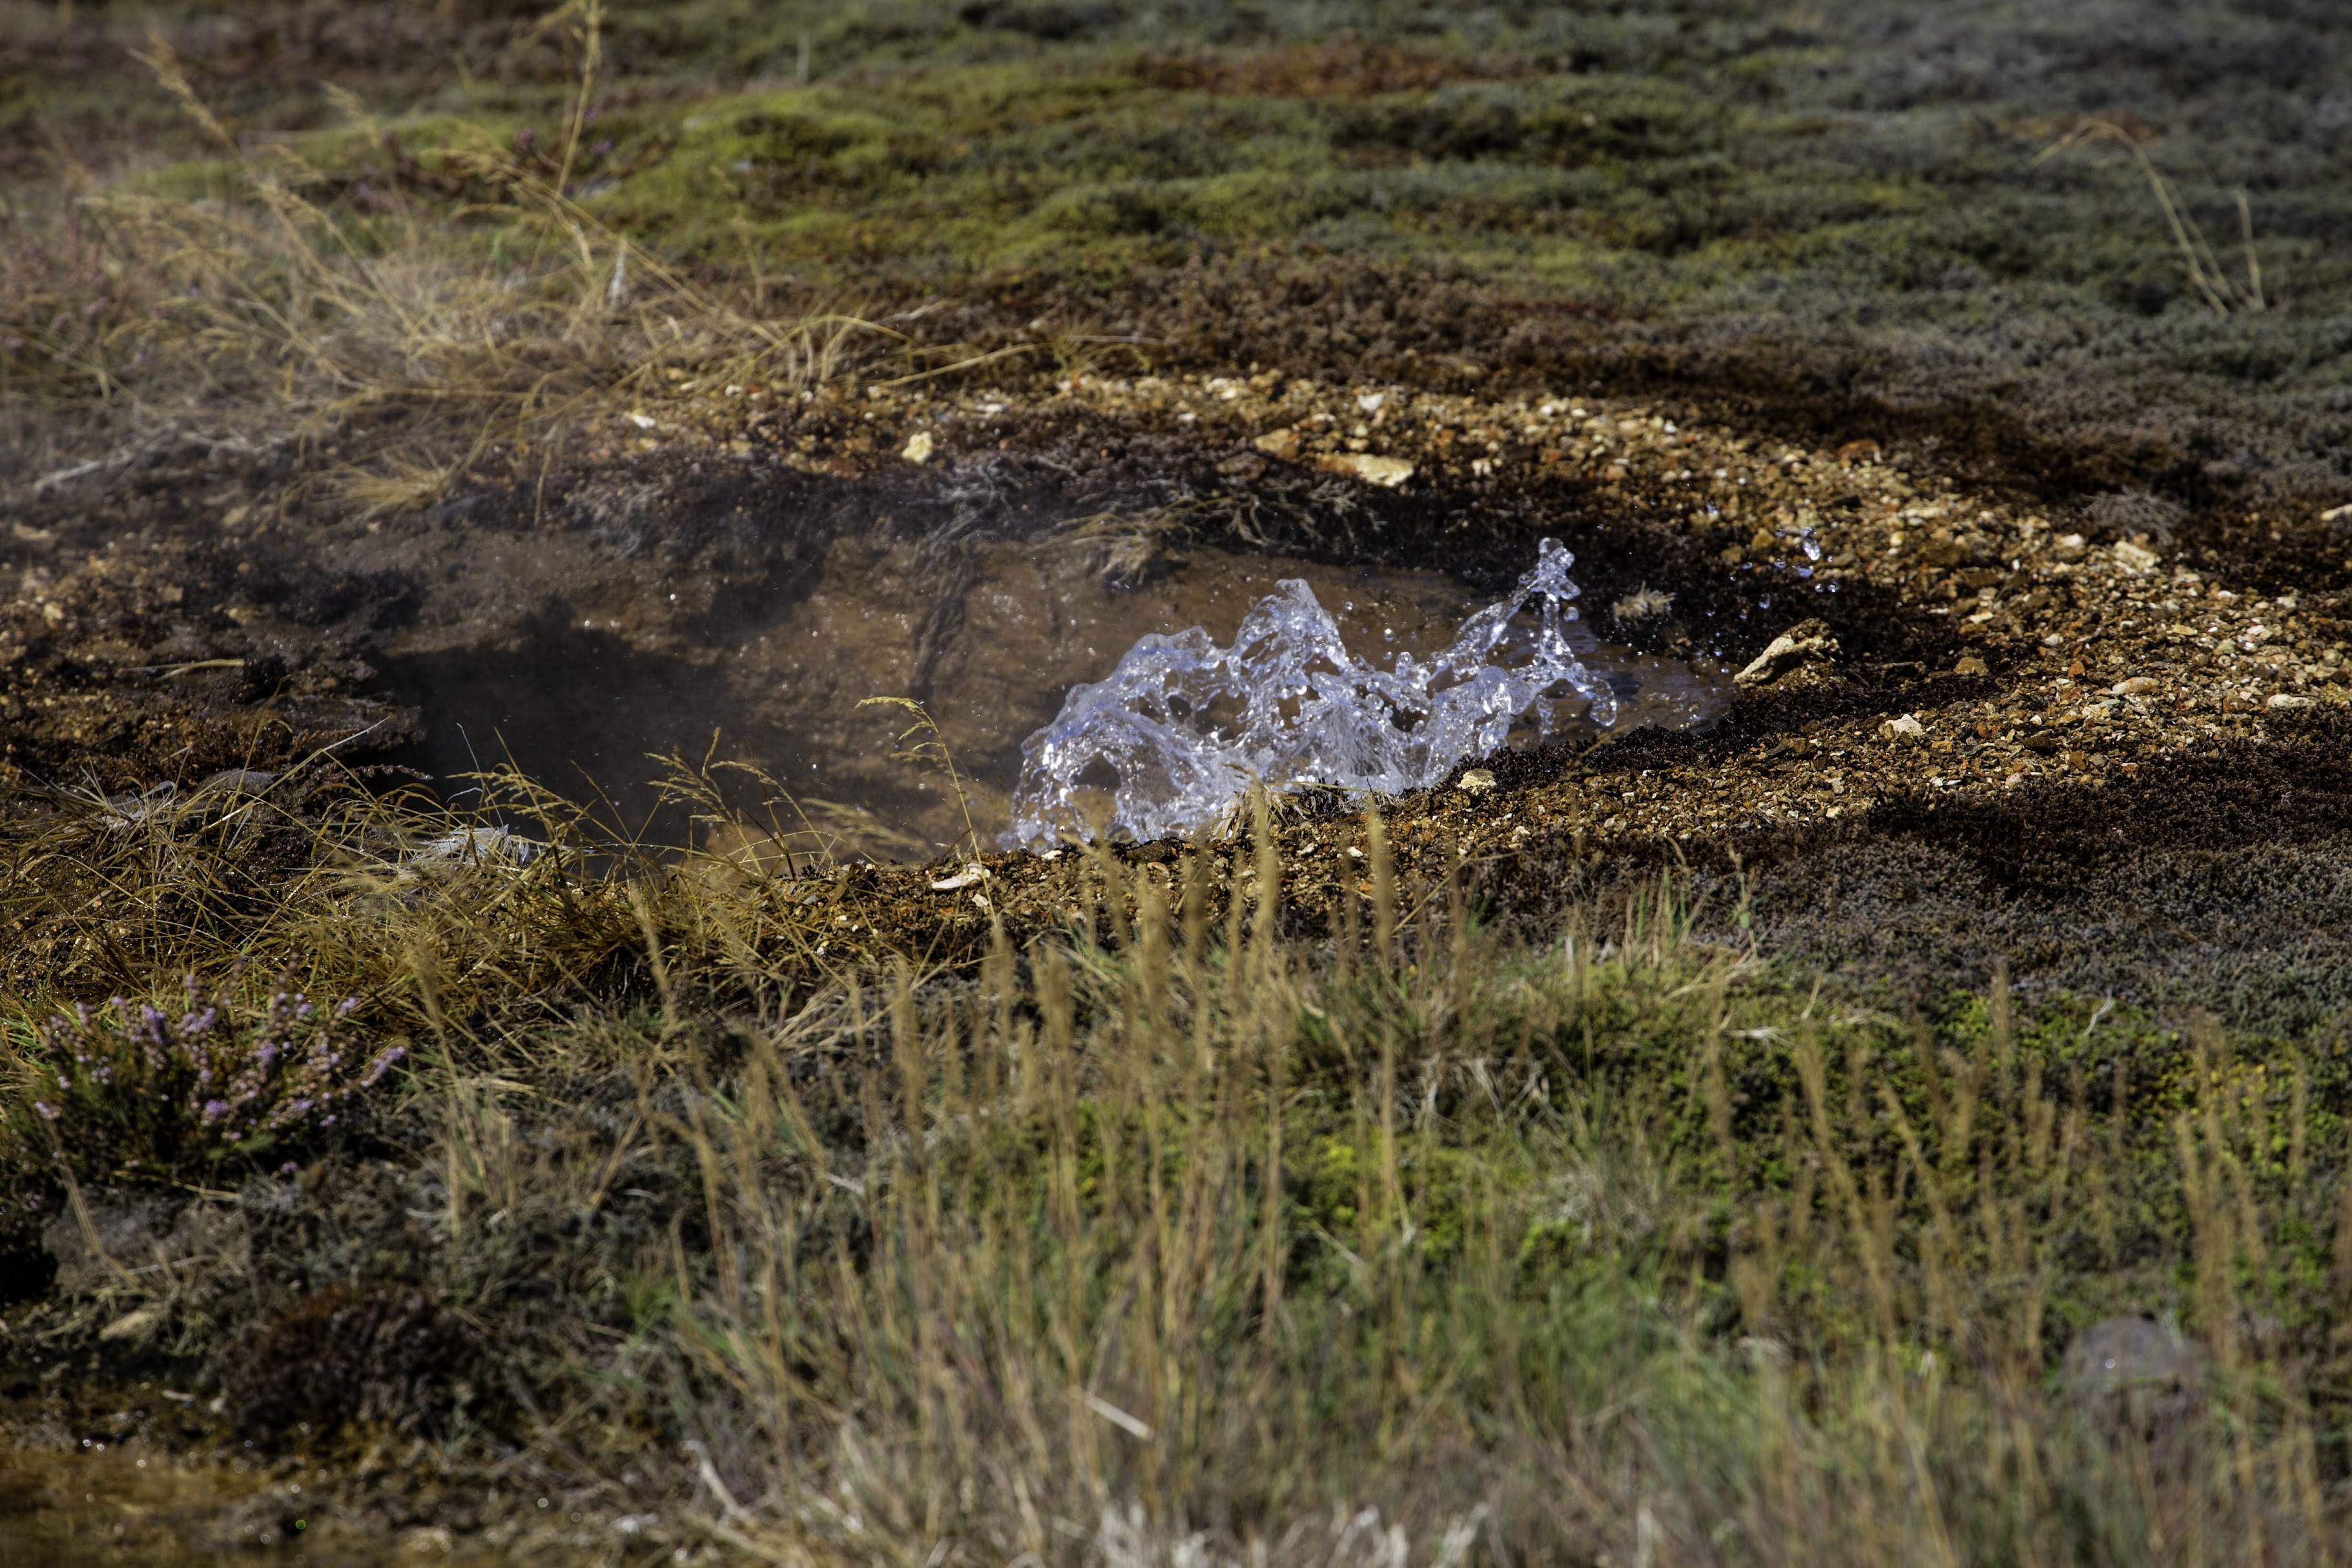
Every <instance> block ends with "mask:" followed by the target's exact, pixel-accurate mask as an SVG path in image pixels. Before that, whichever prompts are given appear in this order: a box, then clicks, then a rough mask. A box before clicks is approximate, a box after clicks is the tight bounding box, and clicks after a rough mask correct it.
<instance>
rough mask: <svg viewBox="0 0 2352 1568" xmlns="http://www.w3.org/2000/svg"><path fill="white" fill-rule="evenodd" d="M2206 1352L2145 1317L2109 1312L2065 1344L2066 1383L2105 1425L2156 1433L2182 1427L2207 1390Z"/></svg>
mask: <svg viewBox="0 0 2352 1568" xmlns="http://www.w3.org/2000/svg"><path fill="white" fill-rule="evenodd" d="M2205 1378H2206V1367H2205V1355H2204V1352H2202V1351H2201V1350H2200V1349H2199V1348H2198V1347H2197V1346H2195V1345H2193V1344H2191V1343H2189V1342H2188V1341H2186V1340H2184V1339H2182V1338H2181V1337H2180V1335H2179V1333H2178V1332H2176V1331H2173V1330H2171V1329H2168V1328H2167V1327H2165V1326H2164V1325H2163V1324H2161V1323H2158V1322H2152V1321H2149V1320H2148V1319H2146V1318H2108V1319H2106V1320H2105V1321H2101V1322H2096V1323H2094V1324H2092V1325H2091V1326H2090V1327H2089V1328H2087V1329H2084V1331H2082V1332H2081V1333H2080V1334H2077V1335H2076V1336H2075V1337H2074V1343H2073V1344H2072V1345H2069V1346H2068V1347H2067V1349H2066V1386H2067V1388H2068V1390H2069V1392H2071V1393H2072V1394H2074V1399H2075V1402H2076V1403H2077V1404H2078V1405H2081V1406H2082V1408H2083V1411H2084V1414H2085V1415H2088V1416H2090V1417H2091V1419H2092V1420H2093V1421H2094V1422H2095V1423H2097V1424H2098V1425H2099V1426H2102V1427H2104V1428H2105V1429H2106V1430H2107V1431H2109V1432H2111V1433H2116V1434H2122V1433H2126V1432H2127V1433H2132V1434H2135V1435H2137V1436H2140V1437H2143V1438H2157V1437H2162V1436H2169V1435H2171V1434H2173V1433H2175V1432H2178V1431H2179V1428H2180V1427H2181V1426H2183V1425H2185V1424H2186V1423H2187V1421H2188V1419H2189V1416H2190V1415H2192V1414H2194V1412H2195V1411H2196V1408H2197V1406H2198V1405H2199V1404H2200V1402H2201V1401H2202V1400H2203V1398H2204V1394H2205Z"/></svg>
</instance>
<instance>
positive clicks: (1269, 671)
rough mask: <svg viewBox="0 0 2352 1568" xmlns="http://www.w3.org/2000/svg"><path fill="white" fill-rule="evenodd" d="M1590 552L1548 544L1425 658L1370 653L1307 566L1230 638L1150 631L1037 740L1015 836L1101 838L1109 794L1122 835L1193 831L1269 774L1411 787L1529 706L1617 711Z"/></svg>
mask: <svg viewBox="0 0 2352 1568" xmlns="http://www.w3.org/2000/svg"><path fill="white" fill-rule="evenodd" d="M1575 560H1576V557H1575V556H1574V555H1572V554H1570V552H1569V551H1568V550H1567V549H1566V548H1564V547H1563V546H1562V545H1561V544H1560V542H1559V541H1558V540H1556V539H1547V540H1545V541H1544V542H1542V544H1541V546H1540V547H1539V548H1538V552H1537V557H1536V563H1535V566H1534V568H1533V569H1532V570H1530V571H1529V572H1528V574H1527V575H1526V576H1524V577H1522V578H1520V579H1519V581H1518V583H1517V584H1516V585H1515V586H1514V587H1513V588H1512V590H1511V592H1510V593H1509V594H1508V595H1506V596H1504V597H1503V598H1501V599H1498V600H1496V602H1495V603H1494V604H1491V605H1487V606H1486V608H1485V609H1483V610H1480V611H1478V612H1477V613H1476V614H1475V615H1473V616H1471V617H1470V618H1469V619H1468V620H1466V621H1465V622H1464V623H1463V624H1462V629H1461V631H1460V633H1459V634H1457V635H1456V636H1455V637H1454V642H1453V644H1452V646H1450V647H1447V648H1445V649H1444V651H1443V652H1441V653H1438V654H1435V655H1433V656H1432V657H1431V658H1430V659H1429V661H1428V662H1427V663H1425V664H1423V663H1421V662H1419V661H1417V660H1415V659H1414V658H1413V657H1412V655H1411V654H1410V653H1401V654H1399V655H1397V657H1396V659H1395V662H1394V664H1393V666H1392V667H1391V668H1388V669H1381V668H1378V667H1377V666H1374V665H1371V664H1368V663H1366V662H1365V661H1364V660H1362V659H1360V658H1357V657H1356V656H1355V655H1354V654H1352V653H1350V652H1349V651H1348V648H1347V647H1346V645H1345V644H1344V643H1342V642H1341V641H1340V637H1339V626H1338V625H1337V624H1336V623H1335V622H1334V621H1333V620H1332V619H1331V616H1330V613H1329V612H1328V611H1327V610H1326V609H1324V607H1323V605H1322V604H1321V602H1320V601H1318V599H1317V598H1316V597H1315V592H1314V590H1313V589H1311V588H1309V587H1308V586H1307V584H1305V583H1304V582H1302V581H1299V580H1298V579H1296V578H1286V579H1285V580H1284V581H1283V582H1281V583H1280V584H1277V585H1276V590H1275V592H1274V593H1272V594H1270V595H1266V596H1265V598H1263V599H1261V600H1259V601H1258V602H1257V604H1256V605H1255V606H1254V607H1253V608H1252V609H1251V610H1250V612H1249V614H1248V615H1247V616H1245V617H1244V619H1243V621H1242V624H1241V629H1240V630H1239V631H1237V632H1235V633H1234V640H1233V644H1232V646H1231V647H1218V646H1217V645H1216V644H1215V643H1214V642H1213V641H1212V640H1211V638H1210V637H1209V634H1208V633H1207V632H1206V631H1204V630H1202V628H1201V627H1199V626H1193V627H1192V628H1191V629H1189V630H1187V631H1182V632H1177V633H1174V634H1172V635H1171V634H1167V633H1158V632H1155V633H1152V634H1151V635H1150V636H1147V637H1142V638H1141V639H1139V641H1138V642H1137V643H1136V645H1135V646H1134V647H1132V648H1130V649H1129V651H1128V654H1127V657H1126V658H1122V659H1120V660H1119V661H1118V668H1116V669H1114V670H1112V671H1111V673H1110V675H1109V676H1108V678H1107V679H1103V680H1099V681H1096V682H1093V683H1091V684H1088V685H1082V686H1077V687H1074V688H1072V689H1071V691H1070V694H1069V696H1068V697H1067V698H1066V700H1064V701H1063V703H1062V710H1061V712H1060V713H1059V714H1057V715H1056V716H1055V719H1054V721H1053V722H1052V723H1050V724H1048V725H1046V726H1045V728H1044V729H1042V730H1040V731H1037V732H1036V733H1035V734H1034V735H1032V736H1030V737H1029V739H1028V741H1027V742H1024V744H1023V746H1022V748H1021V759H1022V762H1021V778H1020V782H1019V784H1017V785H1016V786H1015V788H1014V790H1013V831H1012V832H1011V833H1010V834H1008V835H1006V837H1005V841H1006V843H1007V844H1008V845H1009V846H1015V847H1028V848H1042V847H1046V846H1049V845H1052V844H1055V843H1056V842H1058V841H1060V840H1061V839H1062V838H1064V837H1084V836H1087V835H1090V834H1091V833H1092V832H1093V831H1094V829H1095V826H1096V818H1097V815H1098V814H1099V813H1100V812H1101V811H1102V810H1103V808H1104V807H1105V806H1107V807H1108V816H1107V819H1106V820H1105V821H1104V824H1103V826H1106V827H1107V829H1108V831H1109V833H1110V834H1111V835H1112V836H1114V837H1132V838H1137V839H1146V840H1148V839H1153V838H1162V837H1169V836H1171V835H1174V834H1182V833H1186V832H1189V831H1190V830H1191V829H1192V828H1193V827H1195V826H1199V825H1200V824H1202V823H1203V822H1207V821H1210V820H1213V818H1215V817H1216V816H1219V815H1221V814H1222V813H1223V811H1224V810H1225V809H1226V807H1227V806H1228V805H1231V804H1232V802H1233V801H1234V799H1236V798H1237V797H1238V796H1240V795H1243V794H1244V792H1246V791H1247V790H1248V789H1249V788H1250V786H1251V785H1252V784H1254V783H1255V782H1256V781H1257V780H1260V779H1263V780H1265V782H1266V783H1267V784H1273V785H1276V786H1281V785H1286V784H1301V783H1317V784H1339V785H1341V786H1343V787H1345V788H1349V789H1369V790H1377V791H1380V792H1381V793H1382V794H1384V795H1402V794H1403V793H1405V792H1406V791H1409V790H1416V789H1427V788H1428V787H1429V786H1430V785H1432V784H1435V783H1437V781H1438V780H1440V779H1442V778H1444V776H1445V775H1446V773H1448V772H1450V771H1451V770H1452V769H1453V767H1454V764H1455V763H1458V762H1460V761H1462V759H1464V758H1465V757H1472V756H1481V755H1484V754H1486V752H1492V751H1495V750H1496V749H1497V748H1499V747H1500V746H1502V745H1503V743H1504V742H1506V741H1507V740H1508V739H1509V737H1510V734H1511V731H1512V730H1513V728H1514V727H1515V726H1517V724H1518V723H1519V722H1520V721H1522V720H1531V721H1533V722H1534V724H1535V725H1536V727H1537V730H1538V732H1539V733H1540V734H1544V735H1549V734H1550V733H1551V732H1552V731H1553V730H1554V729H1555V728H1556V727H1558V725H1559V723H1560V721H1562V720H1563V719H1564V718H1566V717H1568V716H1570V710H1573V709H1575V708H1577V707H1579V706H1582V707H1583V708H1584V710H1585V712H1586V714H1587V716H1588V717H1589V718H1590V719H1591V721H1593V722H1594V723H1596V724H1601V725H1607V724H1609V723H1611V722H1612V721H1613V720H1614V719H1615V717H1616V711H1617V700H1616V697H1615V696H1614V695H1613V693H1612V691H1611V689H1610V686H1609V683H1608V681H1607V680H1606V679H1603V678H1602V677H1601V675H1600V674H1599V673H1598V672H1596V671H1593V670H1590V669H1587V668H1585V666H1584V664H1583V663H1582V662H1581V661H1580V659H1579V658H1578V653H1579V651H1580V649H1579V647H1578V646H1577V645H1579V644H1581V645H1583V646H1584V647H1586V648H1590V647H1591V646H1593V642H1594V639H1592V637H1591V635H1590V634H1589V633H1586V632H1584V630H1583V628H1582V627H1581V626H1576V624H1575V623H1576V622H1577V612H1576V609H1575V607H1574V606H1573V605H1572V604H1571V601H1572V600H1574V599H1575V598H1576V597H1577V595H1578V594H1579V593H1580V589H1579V588H1578V587H1577V585H1576V584H1575V583H1573V582H1572V581H1570V578H1569V575H1568V569H1569V567H1570V566H1571V565H1573V564H1574V563H1575ZM1572 626H1573V627H1574V631H1573V633H1571V630H1570V628H1571V627H1572ZM1106 797H1107V798H1106Z"/></svg>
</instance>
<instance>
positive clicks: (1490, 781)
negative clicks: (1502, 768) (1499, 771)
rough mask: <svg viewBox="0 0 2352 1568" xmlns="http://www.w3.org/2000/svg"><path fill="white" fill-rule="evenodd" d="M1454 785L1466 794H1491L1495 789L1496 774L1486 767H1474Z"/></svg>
mask: <svg viewBox="0 0 2352 1568" xmlns="http://www.w3.org/2000/svg"><path fill="white" fill-rule="evenodd" d="M1454 788H1455V789H1458V790H1460V791H1461V792H1462V793H1463V794H1464V795H1491V794H1493V793H1494V789H1495V775H1494V774H1493V773H1491V772H1489V771H1488V770H1486V769H1485V768H1472V769H1471V770H1470V771H1469V772H1468V773H1464V774H1463V775H1462V777H1461V779H1460V781H1459V782H1457V783H1456V784H1454Z"/></svg>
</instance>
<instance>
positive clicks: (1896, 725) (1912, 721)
mask: <svg viewBox="0 0 2352 1568" xmlns="http://www.w3.org/2000/svg"><path fill="white" fill-rule="evenodd" d="M1878 732H1879V733H1880V734H1882V735H1884V736H1885V737H1886V738H1887V739H1888V740H1890V741H1908V742H1920V741H1924V740H1926V739H1927V726H1926V725H1925V724H1922V723H1921V722H1919V721H1918V720H1917V719H1916V717H1915V716H1913V715H1911V714H1909V713H1906V714H1904V715H1903V716H1902V717H1901V718H1899V719H1889V720H1888V721H1886V722H1885V723H1884V724H1881V725H1880V726H1879V727H1878Z"/></svg>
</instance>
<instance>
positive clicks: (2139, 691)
mask: <svg viewBox="0 0 2352 1568" xmlns="http://www.w3.org/2000/svg"><path fill="white" fill-rule="evenodd" d="M2163 684H2164V683H2163V682H2162V681H2160V680H2158V679H2156V678H2155V677H2154V676H2152V675H2135V676H2133V677H2132V678H2131V679H2128V680H2118V681H2116V683H2115V684H2114V685H2113V686H2110V687H2108V688H2107V695H2108V696H2110V697H2145V696H2147V694H2148V693H2149V692H2151V691H2154V690H2156V689H2158V687H2160V686H2162V685H2163Z"/></svg>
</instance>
